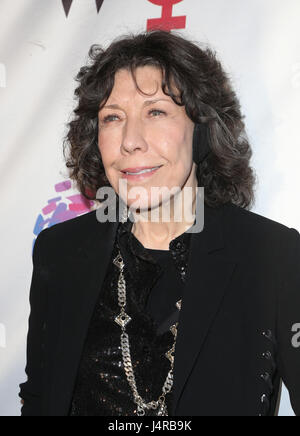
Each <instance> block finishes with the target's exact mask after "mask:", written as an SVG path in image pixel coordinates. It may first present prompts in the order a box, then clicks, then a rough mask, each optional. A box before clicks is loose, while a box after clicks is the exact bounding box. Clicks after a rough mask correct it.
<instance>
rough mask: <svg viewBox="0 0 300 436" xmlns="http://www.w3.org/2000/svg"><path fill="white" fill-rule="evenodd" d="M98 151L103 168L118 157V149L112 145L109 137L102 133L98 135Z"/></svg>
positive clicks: (112, 141) (111, 139)
mask: <svg viewBox="0 0 300 436" xmlns="http://www.w3.org/2000/svg"><path fill="white" fill-rule="evenodd" d="M98 149H99V152H100V155H101V159H102V162H103V165H104V166H105V167H106V166H109V165H110V164H111V163H112V162H113V161H114V159H115V157H116V156H117V155H118V147H117V146H116V145H114V140H113V137H112V136H111V135H106V134H104V133H102V134H99V135H98Z"/></svg>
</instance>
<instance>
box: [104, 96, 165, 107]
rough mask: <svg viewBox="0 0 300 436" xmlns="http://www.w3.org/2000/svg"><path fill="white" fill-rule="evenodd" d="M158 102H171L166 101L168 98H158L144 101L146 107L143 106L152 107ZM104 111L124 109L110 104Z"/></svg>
mask: <svg viewBox="0 0 300 436" xmlns="http://www.w3.org/2000/svg"><path fill="white" fill-rule="evenodd" d="M158 101H168V102H170V100H169V99H166V98H157V99H155V100H146V101H144V105H143V106H150V105H151V104H154V103H157V102H158ZM102 109H122V108H121V107H120V106H119V105H118V104H109V105H105V106H103V108H102Z"/></svg>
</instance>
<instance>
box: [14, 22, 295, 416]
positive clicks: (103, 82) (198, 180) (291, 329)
mask: <svg viewBox="0 0 300 436" xmlns="http://www.w3.org/2000/svg"><path fill="white" fill-rule="evenodd" d="M89 55H90V60H91V62H90V63H89V64H88V65H86V66H84V67H83V68H82V69H81V70H80V72H79V73H78V75H77V77H76V79H77V80H78V82H79V86H78V87H77V89H76V91H75V94H76V97H77V98H78V105H77V107H76V109H75V111H74V112H75V116H74V119H73V120H72V121H71V122H70V123H69V125H68V127H69V129H68V133H67V136H66V141H65V148H64V151H65V156H66V163H67V167H68V168H69V169H70V176H71V177H72V178H73V179H74V180H75V181H76V182H77V185H78V187H79V189H80V191H81V192H82V194H83V195H84V196H85V197H86V198H90V199H95V198H96V196H97V191H98V189H99V188H101V189H102V188H104V187H110V188H112V189H113V192H115V193H116V198H117V201H116V205H121V203H122V202H123V204H124V203H125V206H126V208H125V212H126V213H125V215H124V218H125V219H123V215H122V216H121V215H119V214H117V219H116V220H112V219H111V220H106V221H105V222H103V220H99V215H98V212H99V211H101V210H103V208H99V209H98V210H97V211H92V212H90V213H88V214H86V215H84V216H81V217H78V218H75V219H72V220H70V221H68V222H64V223H60V224H57V225H54V226H52V227H51V228H48V229H45V230H43V231H42V232H41V233H40V234H39V236H38V238H37V241H36V244H35V247H34V253H33V263H34V269H33V277H32V284H31V290H30V303H31V314H30V319H29V331H28V339H27V366H26V373H27V376H28V380H27V381H26V382H25V383H22V384H21V385H20V388H21V390H20V394H19V395H20V397H21V398H22V399H23V407H22V415H24V416H26V415H27V416H28V415H43V416H64V415H69V416H79V415H81V416H83V415H85V416H92V415H99V416H100V415H102V416H103V415H111V416H112V415H119V416H122V415H124V416H125V415H141V416H143V415H165V416H166V415H174V416H176V415H177V416H180V415H181V416H194V415H195V416H196V415H202V416H257V415H260V416H262V415H274V414H276V413H277V406H278V400H279V392H280V384H281V380H283V381H284V383H285V384H286V386H287V388H288V390H289V393H290V398H291V403H292V406H293V409H294V411H295V413H296V414H298V415H300V370H299V368H300V348H299V344H298V337H297V332H298V330H297V328H298V327H299V324H297V323H299V322H300V312H299V307H300V273H299V271H300V269H299V261H300V236H299V233H298V231H297V230H295V229H293V228H292V229H290V228H288V227H286V226H284V225H282V224H280V223H277V222H274V221H272V220H270V219H267V218H265V217H262V216H260V215H258V214H255V213H253V212H251V211H250V210H249V209H250V206H251V204H252V203H253V201H254V183H255V176H254V173H253V170H252V169H251V167H250V164H249V162H250V158H251V148H250V145H249V143H248V140H247V136H246V133H245V127H244V123H243V117H242V115H241V111H240V106H239V102H238V99H237V97H236V94H235V93H234V91H233V89H232V87H231V84H230V81H229V78H228V77H227V75H226V74H225V72H224V70H223V68H222V66H221V64H220V62H219V61H218V60H217V58H216V55H215V54H214V53H213V51H212V50H211V49H209V48H201V47H200V46H197V45H196V44H194V43H192V42H191V41H188V40H187V39H185V38H183V37H182V36H180V35H179V34H175V33H173V34H170V33H168V32H164V31H161V30H156V31H152V32H149V33H142V34H138V35H128V36H126V37H123V38H119V39H117V40H115V41H114V42H113V43H112V44H111V45H110V46H109V47H108V48H107V49H105V50H104V49H102V48H101V47H100V46H98V45H94V46H92V47H91V49H90V52H89ZM145 168H147V169H148V172H143V170H145ZM138 173H139V174H138ZM124 182H125V183H126V186H127V188H128V191H127V192H126V191H123V190H122V189H123V188H124ZM155 187H158V188H161V187H164V188H167V190H166V191H167V193H166V194H165V193H164V192H161V193H160V194H159V196H155V195H154V193H153V188H155ZM198 187H204V228H203V229H202V228H201V230H202V231H199V229H198V231H193V229H194V230H195V228H196V224H197V218H198V215H197V214H196V211H197V213H198V210H200V209H199V208H198V206H200V199H199V196H198V195H197V193H198V191H199V190H198ZM137 188H138V191H137V190H136V189H137ZM173 188H174V190H173V191H172V189H173ZM169 190H171V191H172V195H171V196H170V195H168V193H169V192H170V191H169ZM188 192H190V193H192V195H186V193H188ZM137 194H138V195H137ZM181 194H183V195H181ZM136 197H138V202H137V203H135V202H134V200H136ZM183 199H184V201H182V200H183ZM137 204H138V205H137ZM136 205H137V206H136ZM168 207H169V211H170V215H169V218H170V219H169V220H166V219H163V218H164V216H163V213H164V212H165V211H166V210H168ZM183 209H184V210H185V211H186V210H187V212H190V215H188V216H186V215H185V214H182V215H181V219H180V220H178V219H175V218H176V216H177V215H176V214H177V213H178V212H179V211H182V210H183ZM117 210H118V209H117ZM150 212H152V213H153V212H155V213H156V214H157V216H158V219H156V220H153V219H152V217H151V216H150V215H151V214H150ZM157 216H156V218H157ZM126 217H127V219H126ZM191 217H192V218H191ZM195 217H196V219H195ZM195 223H196V224H195ZM193 224H195V225H193Z"/></svg>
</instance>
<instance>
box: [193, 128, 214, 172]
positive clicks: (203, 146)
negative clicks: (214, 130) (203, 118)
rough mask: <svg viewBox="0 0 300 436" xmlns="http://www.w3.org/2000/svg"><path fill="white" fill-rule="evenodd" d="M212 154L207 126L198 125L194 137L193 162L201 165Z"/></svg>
mask: <svg viewBox="0 0 300 436" xmlns="http://www.w3.org/2000/svg"><path fill="white" fill-rule="evenodd" d="M209 152H210V147H209V139H208V128H207V124H204V123H201V124H198V123H196V124H195V126H194V135H193V161H194V162H195V164H197V165H199V163H201V162H202V161H203V160H204V159H205V158H206V156H207V155H208V153H209Z"/></svg>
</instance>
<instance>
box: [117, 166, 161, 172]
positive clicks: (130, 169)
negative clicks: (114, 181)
mask: <svg viewBox="0 0 300 436" xmlns="http://www.w3.org/2000/svg"><path fill="white" fill-rule="evenodd" d="M161 166H162V165H153V166H151V167H136V168H124V169H123V170H121V172H122V173H126V172H127V173H138V172H140V171H143V170H150V169H152V168H159V167H161Z"/></svg>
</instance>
